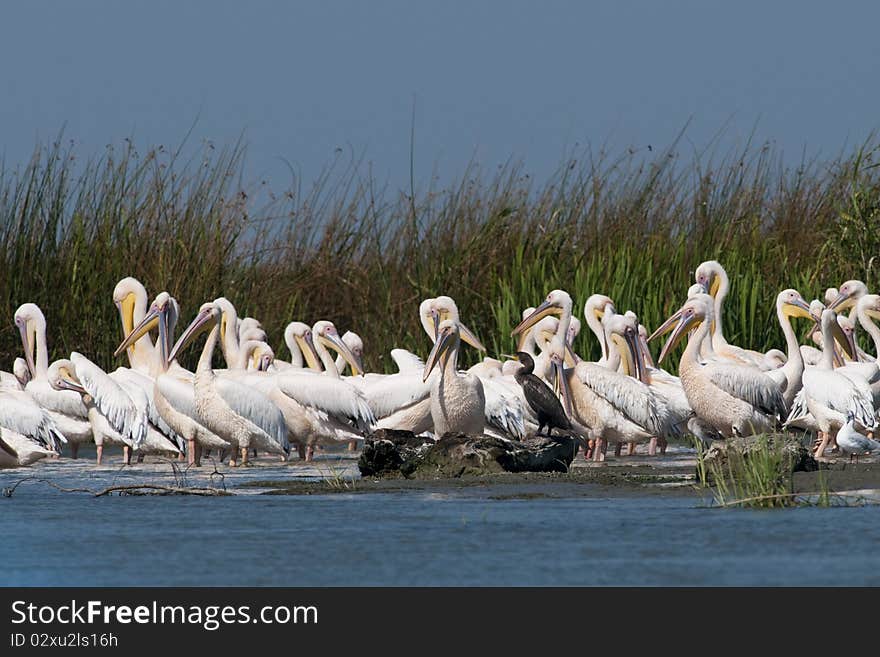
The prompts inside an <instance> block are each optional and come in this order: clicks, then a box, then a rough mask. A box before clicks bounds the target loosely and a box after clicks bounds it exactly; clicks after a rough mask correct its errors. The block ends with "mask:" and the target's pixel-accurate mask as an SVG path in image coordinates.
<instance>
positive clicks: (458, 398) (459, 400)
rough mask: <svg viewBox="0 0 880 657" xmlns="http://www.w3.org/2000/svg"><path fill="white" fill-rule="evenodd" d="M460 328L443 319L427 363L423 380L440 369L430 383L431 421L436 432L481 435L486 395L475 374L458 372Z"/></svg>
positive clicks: (450, 320)
mask: <svg viewBox="0 0 880 657" xmlns="http://www.w3.org/2000/svg"><path fill="white" fill-rule="evenodd" d="M460 344H461V327H460V325H459V322H458V321H457V320H455V319H444V320H442V321H441V322H440V323H439V324H438V325H437V341H436V342H435V343H434V348H433V349H431V353H430V354H429V356H428V360H427V361H425V372H424V374H423V375H422V380H423V381H427V380H428V377H429V376H430V375H431V371H432V370H433V369H434V368H435V367H437V366H438V365H439V366H440V376H438V377H436V378H435V379H434V381H433V383H432V384H431V421H432V422H433V424H434V433H435V434H436V435H437V436H438V437H441V438H442V437H443V436H444V435H446V434H447V433H457V434H458V433H463V434H467V435H469V436H481V435H483V430H484V429H485V426H486V417H485V413H486V396H485V394H484V393H483V383H482V382H481V381H480V378H479V377H477V376H474V375H473V374H468V373H466V372H464V373H462V372H459V371H458V349H459V346H460Z"/></svg>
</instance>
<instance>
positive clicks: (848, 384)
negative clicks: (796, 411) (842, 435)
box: [804, 308, 876, 458]
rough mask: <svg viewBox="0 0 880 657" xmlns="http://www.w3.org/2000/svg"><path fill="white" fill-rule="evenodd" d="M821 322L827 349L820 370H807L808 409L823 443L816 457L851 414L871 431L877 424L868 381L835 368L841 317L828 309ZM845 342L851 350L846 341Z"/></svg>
mask: <svg viewBox="0 0 880 657" xmlns="http://www.w3.org/2000/svg"><path fill="white" fill-rule="evenodd" d="M820 322H821V327H822V339H823V347H824V349H823V354H822V360H821V361H820V363H819V364H818V365H817V366H816V367H810V368H807V369H806V371H804V399H805V402H806V407H807V409H808V410H809V412H810V414H811V415H812V416H813V418H814V419H815V421H816V425H817V427H818V429H819V440H820V443H819V446H818V447H817V448H816V454H815V455H816V458H819V457H821V456H822V455H823V453H824V451H825V448H826V446H827V445H828V443H829V441H830V440H831V435H832V432H835V431H837V430H838V429H840V427H842V426H843V425H844V423H845V422H846V417H847V414H848V413H852V414H853V416H854V417H855V419H856V421H857V422H858V423H859V424H860V425H861V426H863V427H865V428H867V429H869V430H871V429H873V428H874V426H875V425H876V420H875V416H874V405H873V399H872V396H871V391H870V388H869V387H868V385H867V382H861V383H860V382H859V381H858V379H857V378H856V377H853V376H846V375H844V374H843V373H841V372H839V371H836V370H835V369H834V365H833V359H832V354H833V352H834V332H835V331H838V330H839V325H838V323H837V315H836V314H835V312H834V311H833V310H831V309H830V308H826V309H825V310H824V311H823V312H822V317H821V318H820ZM844 343H846V344H845V348H848V347H849V344H848V343H847V341H846V340H844Z"/></svg>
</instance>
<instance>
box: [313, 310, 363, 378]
mask: <svg viewBox="0 0 880 657" xmlns="http://www.w3.org/2000/svg"><path fill="white" fill-rule="evenodd" d="M312 334H313V335H314V337H315V340H316V341H317V342H318V343H320V344H321V345H323V346H325V347H328V348H329V349H332V350H333V351H335V352H336V353H338V354H339V355H340V356H342V357H343V358H344V359H345V362H346V363H348V364H349V365H350V366H351V373H352V374H353V375H354V376H357V375H358V374H361V375H363V373H364V365H363V363H362V362H361V359H360V358H358V357H357V356H355V355H354V354H353V353H352V351H351V349H349V348H348V345H347V344H345V342H343V341H342V338H340V337H339V333H338V332H337V331H336V327H335V326H334V325H333V322H330V321H328V320H326V319H324V320H321V321H319V322H315V325H314V326H313V327H312Z"/></svg>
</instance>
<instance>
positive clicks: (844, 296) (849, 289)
mask: <svg viewBox="0 0 880 657" xmlns="http://www.w3.org/2000/svg"><path fill="white" fill-rule="evenodd" d="M867 293H868V286H867V285H865V284H864V283H862V281H856V280H852V281H847V282H846V283H844V284H843V285H841V286H840V289H839V290H838V291H837V298H836V299H835V300H834V301H832V302H831V303H830V304H828V308H830V309H831V310H834V311H837V312H841V311H843V310H847V309H848V308H851V307H852V306H854V305H855V304H856V303H857V302H858V300H859V299H860V298H861V297H863V296H865V295H866V294H867Z"/></svg>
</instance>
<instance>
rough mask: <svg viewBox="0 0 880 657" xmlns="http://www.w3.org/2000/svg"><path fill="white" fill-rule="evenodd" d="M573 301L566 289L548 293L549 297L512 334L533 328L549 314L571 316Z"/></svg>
mask: <svg viewBox="0 0 880 657" xmlns="http://www.w3.org/2000/svg"><path fill="white" fill-rule="evenodd" d="M571 307H572V301H571V296H569V294H568V292H566V291H565V290H553V291H552V292H551V293H550V294H548V295H547V298H546V299H544V301H543V302H542V303H541V305H540V306H538V307H537V308H535V309H534V310H533V311H532V313H531V314H530V315H529V316H528V317H526V318H525V319H523V320H522V321H521V322H520V323H519V324H517V325H516V328H514V329H513V332H512V333H511V335H517V334H518V333H522V332H523V331H525V330H527V329H530V328H532V327H533V326H534V325H535V324H537V323H538V322H539V321H540V320H542V319H543V318H545V317H547V316H548V315H557V316H562V315H565V314H568V315H569V316H571Z"/></svg>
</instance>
